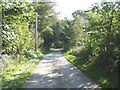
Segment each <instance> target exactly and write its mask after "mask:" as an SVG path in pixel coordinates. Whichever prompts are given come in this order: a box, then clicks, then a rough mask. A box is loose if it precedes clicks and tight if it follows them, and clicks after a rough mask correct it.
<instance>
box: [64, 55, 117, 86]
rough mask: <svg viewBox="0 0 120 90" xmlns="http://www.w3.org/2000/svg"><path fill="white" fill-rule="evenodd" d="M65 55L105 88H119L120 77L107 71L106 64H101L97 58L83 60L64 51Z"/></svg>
mask: <svg viewBox="0 0 120 90" xmlns="http://www.w3.org/2000/svg"><path fill="white" fill-rule="evenodd" d="M64 56H65V58H66V59H67V60H69V61H70V62H71V63H72V64H73V65H75V66H76V67H77V68H78V69H80V70H81V71H83V72H84V73H86V75H87V76H89V77H90V78H91V79H92V80H93V81H94V82H96V83H98V84H99V86H101V87H103V88H118V77H117V75H116V74H115V75H114V74H110V73H108V72H107V70H106V68H104V65H103V66H102V65H99V64H100V63H98V61H97V63H96V61H95V60H92V59H91V60H83V59H81V58H80V57H76V56H75V55H73V54H71V53H64Z"/></svg>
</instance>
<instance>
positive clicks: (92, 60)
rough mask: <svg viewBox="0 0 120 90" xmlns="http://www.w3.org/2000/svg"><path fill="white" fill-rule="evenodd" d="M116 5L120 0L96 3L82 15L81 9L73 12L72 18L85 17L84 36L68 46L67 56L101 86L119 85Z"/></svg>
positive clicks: (119, 49) (117, 7) (117, 14)
mask: <svg viewBox="0 0 120 90" xmlns="http://www.w3.org/2000/svg"><path fill="white" fill-rule="evenodd" d="M119 4H120V2H108V3H105V2H103V3H102V4H101V6H98V5H95V6H94V7H93V8H92V9H91V10H88V11H85V12H84V17H83V14H81V13H83V12H79V11H77V12H76V13H75V12H74V13H73V15H74V17H77V16H81V17H83V18H85V20H84V21H85V23H84V25H85V27H84V28H83V31H84V30H85V34H84V35H85V37H83V39H82V41H81V42H82V43H83V45H80V46H78V47H76V48H73V49H71V50H70V51H69V52H68V54H67V55H66V57H67V58H68V59H69V60H70V61H71V62H73V63H74V64H75V65H76V66H77V67H78V68H80V69H82V70H83V71H86V72H87V73H88V74H89V75H90V76H92V77H93V78H94V79H95V80H96V81H97V82H98V83H99V84H100V85H101V86H103V87H112V88H114V87H116V88H117V87H118V80H117V79H118V62H119V60H120V48H119V47H120V46H119V45H120V43H119V39H120V32H119V31H120V28H119ZM78 12H79V13H78ZM80 34H81V33H80ZM69 55H73V56H75V57H76V58H75V59H73V58H71V57H72V56H69Z"/></svg>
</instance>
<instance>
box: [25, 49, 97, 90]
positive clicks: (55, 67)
mask: <svg viewBox="0 0 120 90" xmlns="http://www.w3.org/2000/svg"><path fill="white" fill-rule="evenodd" d="M45 65H46V66H45ZM43 66H45V68H44V69H41V71H39V72H40V73H33V74H32V75H31V76H30V78H29V79H28V80H27V82H26V84H25V85H24V88H97V86H98V85H96V84H94V82H92V81H91V80H90V79H88V78H87V77H86V76H85V75H84V74H83V73H82V72H80V71H79V70H78V69H77V68H76V67H74V66H73V65H72V64H71V63H70V62H68V61H67V60H66V59H65V58H64V57H63V56H62V54H61V53H60V52H57V51H55V52H52V53H50V54H48V55H47V56H46V57H44V58H43V60H42V61H41V64H40V65H39V67H38V68H43ZM42 70H43V71H42Z"/></svg>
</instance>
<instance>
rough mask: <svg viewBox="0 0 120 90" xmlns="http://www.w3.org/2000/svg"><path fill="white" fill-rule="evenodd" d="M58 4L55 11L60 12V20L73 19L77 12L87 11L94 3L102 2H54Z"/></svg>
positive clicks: (59, 0)
mask: <svg viewBox="0 0 120 90" xmlns="http://www.w3.org/2000/svg"><path fill="white" fill-rule="evenodd" d="M54 1H55V2H56V6H55V10H56V12H60V15H59V19H64V17H67V18H68V19H71V18H72V15H71V14H72V13H73V12H74V11H76V10H86V9H89V8H90V7H91V5H92V4H94V3H96V2H97V3H100V2H101V1H102V0H54Z"/></svg>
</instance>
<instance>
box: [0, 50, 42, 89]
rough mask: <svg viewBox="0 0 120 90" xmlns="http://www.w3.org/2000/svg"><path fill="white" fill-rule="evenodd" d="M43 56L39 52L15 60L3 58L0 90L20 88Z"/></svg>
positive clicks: (20, 56) (7, 57)
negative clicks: (0, 89)
mask: <svg viewBox="0 0 120 90" xmlns="http://www.w3.org/2000/svg"><path fill="white" fill-rule="evenodd" d="M43 56H44V54H42V53H41V52H36V53H35V52H28V53H26V55H18V56H17V57H15V58H11V57H9V56H7V55H6V56H3V57H2V59H3V67H2V90H17V88H21V87H22V85H23V84H24V82H25V81H26V80H27V78H28V77H29V76H30V74H31V73H32V71H33V69H34V68H35V66H36V65H37V64H38V63H39V62H40V60H41V59H42V57H43Z"/></svg>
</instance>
